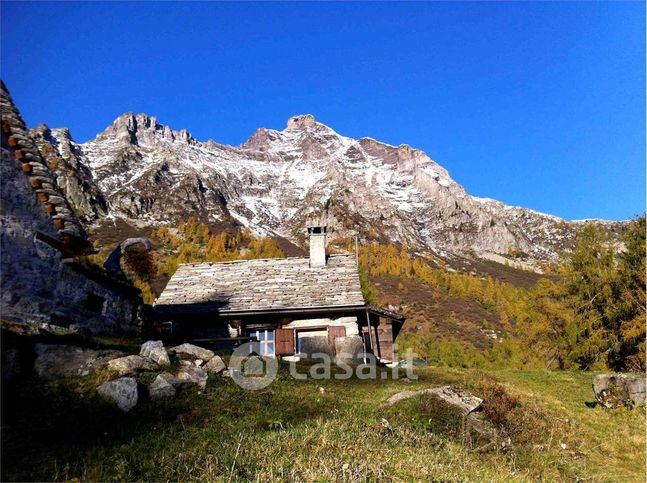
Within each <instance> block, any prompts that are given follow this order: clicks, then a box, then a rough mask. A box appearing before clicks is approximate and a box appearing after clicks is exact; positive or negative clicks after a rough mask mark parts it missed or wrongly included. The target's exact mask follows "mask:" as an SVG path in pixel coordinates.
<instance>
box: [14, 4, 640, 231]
mask: <svg viewBox="0 0 647 483" xmlns="http://www.w3.org/2000/svg"><path fill="white" fill-rule="evenodd" d="M644 8H645V7H644V4H643V3H641V2H635V3H616V2H609V3H592V2H580V3H552V2H551V3H549V2H546V3H510V2H500V3H438V2H435V3H260V4H257V3H242V4H236V3H184V4H180V3H151V2H145V3H112V2H111V3H72V2H62V3H36V2H35V3H27V2H22V3H9V2H2V4H1V9H2V11H1V13H2V20H1V21H2V24H1V26H2V46H1V54H2V57H1V70H2V78H3V79H4V81H5V82H6V84H7V86H8V87H9V89H10V91H11V93H12V95H13V97H14V100H15V101H16V103H17V105H18V107H19V108H20V109H21V111H22V114H23V117H24V118H25V120H26V122H27V123H28V125H30V126H35V125H36V124H38V123H40V122H45V123H47V124H48V125H50V126H52V127H57V126H67V127H69V128H70V130H71V132H72V135H73V136H74V137H75V139H76V140H77V141H85V140H87V139H89V138H92V137H93V136H94V135H95V134H96V133H98V132H100V131H102V130H103V129H104V128H105V127H106V126H107V125H108V124H110V123H111V122H112V121H113V120H114V118H116V117H117V116H118V115H119V114H121V113H123V112H126V111H133V112H146V113H148V114H151V115H157V116H158V119H159V122H161V123H163V124H168V125H170V126H171V127H173V128H174V129H181V128H187V129H188V130H189V131H190V132H191V133H192V134H193V135H194V136H195V137H197V138H198V139H201V140H206V139H208V138H213V139H215V140H216V141H218V142H222V143H229V144H234V145H236V144H239V143H241V142H242V141H244V140H245V139H247V138H248V137H249V136H250V135H251V134H252V133H253V131H254V130H255V129H256V128H257V127H260V126H264V127H269V128H277V129H282V128H283V127H284V126H285V123H286V120H287V118H288V117H290V116H291V115H293V114H302V113H312V114H313V115H315V117H316V118H317V120H319V121H321V122H323V123H325V124H327V125H329V126H331V127H332V128H334V129H335V130H336V131H337V132H339V133H341V134H344V135H348V136H353V137H361V136H371V137H374V138H376V139H379V140H382V141H384V142H388V143H390V144H396V145H398V144H402V143H406V144H410V145H411V146H414V147H416V148H420V149H422V150H424V151H426V152H427V153H428V154H429V155H430V156H431V157H432V158H433V159H435V160H436V161H437V162H439V163H440V164H441V165H443V166H444V167H446V168H447V169H448V170H449V172H450V174H451V175H452V176H453V178H454V179H455V180H456V181H457V182H459V183H461V184H462V185H463V186H465V188H466V189H467V190H468V192H469V193H471V194H474V195H477V196H487V197H492V198H496V199H499V200H501V201H504V202H506V203H510V204H514V205H521V206H525V207H529V208H533V209H536V210H540V211H544V212H547V213H552V214H556V215H559V216H563V217H566V218H569V219H577V218H592V217H601V218H610V219H624V218H628V217H631V216H633V215H636V214H639V213H642V212H643V211H644V209H645V208H644V207H645V11H644Z"/></svg>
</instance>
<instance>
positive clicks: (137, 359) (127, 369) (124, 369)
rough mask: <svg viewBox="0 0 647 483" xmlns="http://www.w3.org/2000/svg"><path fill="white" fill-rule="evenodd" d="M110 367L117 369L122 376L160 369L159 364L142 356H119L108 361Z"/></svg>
mask: <svg viewBox="0 0 647 483" xmlns="http://www.w3.org/2000/svg"><path fill="white" fill-rule="evenodd" d="M108 367H109V368H110V369H112V370H113V371H117V372H118V373H119V375H120V376H125V375H126V374H134V373H136V372H138V371H154V370H156V369H158V366H157V364H155V363H154V362H153V361H151V360H149V359H147V358H146V357H142V356H126V357H119V358H118V359H113V360H111V361H110V362H108Z"/></svg>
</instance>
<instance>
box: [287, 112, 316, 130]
mask: <svg viewBox="0 0 647 483" xmlns="http://www.w3.org/2000/svg"><path fill="white" fill-rule="evenodd" d="M315 124H317V122H316V121H315V117H314V116H313V115H312V114H300V115H297V116H292V117H291V118H290V119H288V125H287V130H288V131H300V130H302V129H305V128H307V127H310V126H314V125H315Z"/></svg>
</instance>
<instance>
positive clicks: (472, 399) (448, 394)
mask: <svg viewBox="0 0 647 483" xmlns="http://www.w3.org/2000/svg"><path fill="white" fill-rule="evenodd" d="M422 394H431V395H432V396H435V397H437V398H438V399H441V400H443V401H444V402H446V403H447V404H449V405H451V406H454V407H456V408H458V409H460V410H461V412H463V414H465V415H467V414H469V413H471V412H473V411H476V410H477V409H479V408H480V407H481V405H482V404H483V400H482V399H480V398H478V397H476V396H473V395H471V394H470V393H468V392H465V391H462V390H461V389H458V388H455V387H451V386H444V387H434V388H431V389H421V390H419V391H401V392H399V393H397V394H394V395H393V396H391V397H390V398H389V399H387V400H386V402H385V403H384V405H385V406H393V405H394V404H396V403H398V402H400V401H403V400H404V399H409V398H411V397H416V396H420V395H422Z"/></svg>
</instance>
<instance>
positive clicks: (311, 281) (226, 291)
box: [155, 255, 365, 315]
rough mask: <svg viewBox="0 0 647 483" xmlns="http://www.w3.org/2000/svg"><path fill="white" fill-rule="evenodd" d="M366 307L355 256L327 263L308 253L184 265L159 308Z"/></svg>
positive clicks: (224, 310)
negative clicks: (315, 263)
mask: <svg viewBox="0 0 647 483" xmlns="http://www.w3.org/2000/svg"><path fill="white" fill-rule="evenodd" d="M364 305H365V301H364V297H363V296H362V289H361V287H360V282H359V274H358V271H357V265H356V263H355V257H354V256H352V255H329V256H328V259H327V264H326V266H323V267H310V261H309V258H307V257H292V258H273V259H260V260H240V261H234V262H223V263H187V264H182V265H180V266H179V267H178V269H177V271H176V272H175V274H174V275H173V276H172V277H171V280H169V282H168V284H167V285H166V288H165V289H164V291H163V292H162V294H161V295H160V297H159V298H158V299H157V301H156V303H155V308H156V309H157V310H158V311H160V312H162V313H174V312H177V313H182V312H192V311H195V312H216V313H219V314H223V315H225V314H228V313H238V312H254V311H261V312H262V311H280V310H286V309H316V308H336V307H340V308H342V307H357V306H364Z"/></svg>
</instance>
